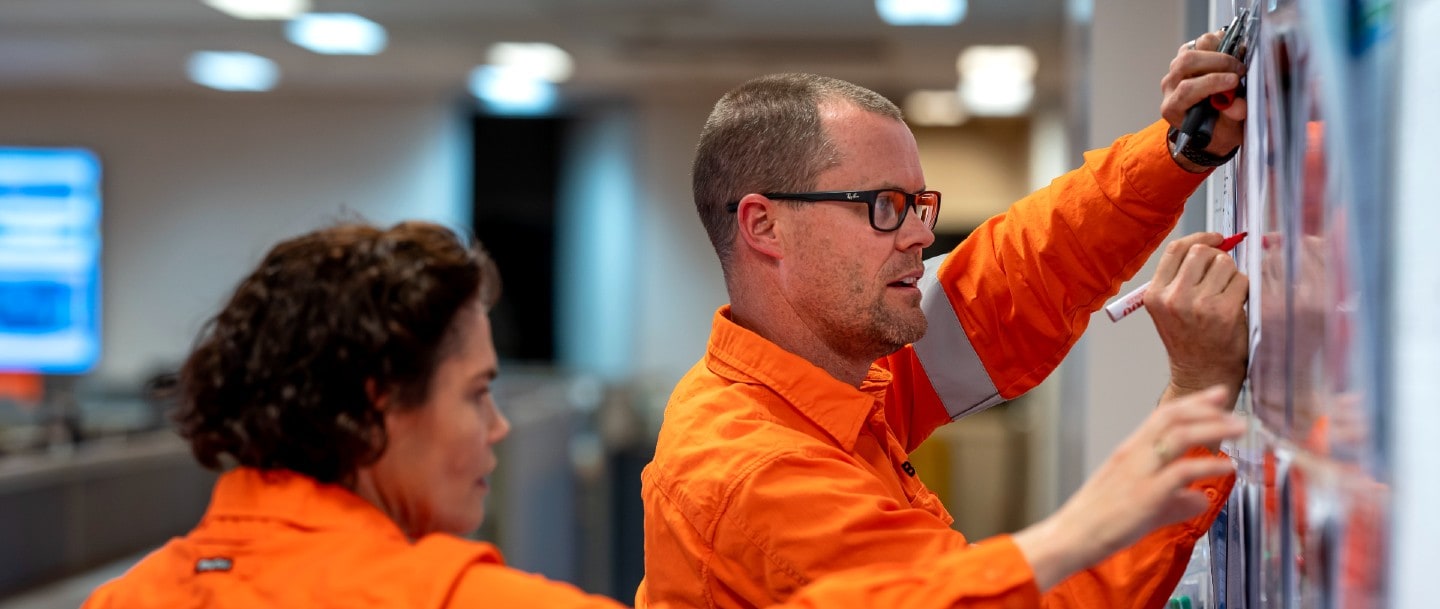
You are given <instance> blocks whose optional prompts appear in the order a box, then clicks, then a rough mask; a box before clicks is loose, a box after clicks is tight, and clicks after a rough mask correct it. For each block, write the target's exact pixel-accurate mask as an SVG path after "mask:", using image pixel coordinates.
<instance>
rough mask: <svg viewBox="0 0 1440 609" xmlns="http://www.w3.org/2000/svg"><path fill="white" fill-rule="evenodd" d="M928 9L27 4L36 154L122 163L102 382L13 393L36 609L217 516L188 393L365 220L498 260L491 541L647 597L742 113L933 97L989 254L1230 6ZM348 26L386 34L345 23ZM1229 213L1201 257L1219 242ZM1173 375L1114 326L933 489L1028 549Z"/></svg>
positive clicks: (20, 114) (16, 472)
mask: <svg viewBox="0 0 1440 609" xmlns="http://www.w3.org/2000/svg"><path fill="white" fill-rule="evenodd" d="M924 4H927V3H922V2H906V1H902V0H875V1H871V0H786V1H773V0H469V1H467V0H407V1H406V2H385V1H380V0H313V1H312V2H304V1H301V0H292V1H288V2H287V1H281V0H268V1H264V2H253V3H247V2H241V1H239V0H203V1H202V0H5V1H4V2H0V58H3V60H0V147H11V148H15V149H18V150H20V151H21V152H24V151H29V150H34V149H51V148H58V149H67V150H80V151H84V152H83V154H89V155H93V156H92V157H91V158H92V159H93V161H94V164H95V166H96V167H98V168H99V170H100V172H99V177H98V185H99V187H98V193H97V194H98V195H99V196H98V201H99V202H100V203H99V206H98V210H99V216H98V238H99V241H98V243H99V245H98V247H99V249H98V250H97V253H98V257H97V258H96V259H95V260H94V265H95V267H96V269H97V270H98V282H96V283H93V285H90V284H87V285H90V287H91V288H93V289H95V290H96V294H97V295H98V309H97V311H98V325H96V326H95V330H96V336H97V337H98V348H99V351H98V353H97V355H98V358H96V359H95V361H94V362H93V365H85V366H82V367H81V369H79V370H68V371H63V373H54V374H49V373H34V372H29V373H26V372H23V371H16V372H11V373H7V374H5V375H4V376H3V377H0V607H7V606H8V607H20V606H26V607H41V606H50V605H47V604H45V603H47V602H58V603H59V605H58V606H66V605H65V603H67V602H68V603H69V606H74V604H75V603H76V602H78V599H79V598H83V596H84V593H85V592H86V591H88V587H89V586H93V585H94V584H95V583H98V581H100V580H103V578H104V577H108V576H110V575H113V574H115V573H117V572H118V571H119V570H123V568H124V567H125V565H126V564H128V563H127V561H131V560H133V559H134V557H136V556H138V555H139V554H141V553H143V552H145V551H146V550H148V549H151V548H153V547H155V546H157V545H159V544H160V543H163V541H164V540H165V539H166V538H167V537H169V536H172V535H177V534H181V533H183V532H184V531H186V530H187V529H188V528H190V527H191V526H192V525H193V524H194V523H195V521H196V519H197V518H198V517H199V515H200V514H201V512H202V510H203V507H204V505H205V503H206V501H207V500H208V492H209V485H210V483H211V482H212V481H213V475H212V474H209V473H207V472H204V471H203V470H201V469H199V468H198V466H196V465H195V464H194V463H193V461H192V460H191V459H190V457H189V454H188V451H187V449H186V448H185V446H184V445H183V444H182V443H181V442H180V441H179V440H178V439H177V438H176V437H175V436H174V434H173V433H172V432H171V431H170V429H169V426H168V423H167V419H166V417H165V414H166V411H167V409H168V405H167V404H166V403H165V402H164V401H163V400H161V399H158V398H157V397H156V395H155V393H154V392H153V391H151V389H152V387H151V385H152V383H153V381H154V380H155V379H156V378H158V377H163V375H164V374H165V373H167V372H170V371H173V370H174V369H175V368H176V367H177V365H178V364H179V362H180V361H181V360H182V359H183V357H184V355H185V354H186V352H187V349H188V348H189V346H190V345H191V342H192V341H193V339H194V337H195V335H196V333H197V331H198V330H199V329H200V327H201V324H202V323H203V322H204V321H205V320H206V318H207V317H208V316H209V315H211V314H212V313H213V312H214V311H215V310H216V309H217V307H219V306H220V304H221V303H222V302H223V299H224V298H225V297H226V295H227V291H228V290H229V289H230V288H231V287H232V286H233V285H234V284H235V283H236V282H237V281H238V280H239V278H240V277H241V274H242V273H243V272H244V271H245V270H247V269H248V268H250V267H251V266H252V265H253V264H254V263H255V262H256V261H257V260H258V259H259V257H260V255H261V254H262V253H263V252H264V251H265V250H266V249H267V248H268V247H269V246H271V245H272V244H274V243H275V242H276V241H278V240H280V239H282V238H284V237H287V236H291V235H294V234H296V233H299V232H303V231H306V230H309V229H312V228H315V227H319V226H323V225H325V224H328V223H332V222H336V221H340V220H345V219H353V218H364V219H367V220H370V221H373V222H377V223H381V224H387V223H392V222H395V221H398V220H401V219H405V218H425V219H430V220H436V221H440V222H443V223H446V224H449V225H451V226H454V227H457V228H460V229H462V230H465V231H471V232H473V233H475V234H476V235H477V236H478V237H479V238H480V239H481V240H482V241H483V242H484V243H485V244H486V245H487V246H488V247H489V248H490V249H491V250H492V252H493V253H494V255H495V257H496V258H497V259H498V261H499V263H500V266H501V269H502V271H503V273H504V276H505V281H506V293H505V298H504V301H503V303H502V304H501V306H500V307H499V308H498V309H497V310H496V311H495V313H494V318H493V321H494V323H495V328H496V341H497V344H498V346H499V349H500V352H501V354H502V357H503V358H504V364H503V365H504V367H505V374H504V375H503V379H502V381H501V383H502V384H501V387H500V395H501V406H502V408H504V409H505V410H506V411H507V413H508V414H509V416H511V418H512V420H513V421H514V423H515V431H514V432H513V433H512V435H511V437H510V439H509V440H508V442H507V443H506V444H505V445H504V446H503V450H502V454H501V471H500V473H499V474H498V480H497V486H496V492H495V494H494V496H493V497H492V503H491V508H490V512H489V515H490V516H489V520H488V521H487V523H486V525H485V527H484V528H483V529H482V530H481V531H480V532H479V533H478V535H479V536H481V537H483V538H487V539H491V540H494V541H496V542H497V543H498V544H499V545H500V546H501V547H502V549H503V550H504V551H505V553H506V554H507V556H508V558H509V560H510V561H511V563H512V564H514V565H515V566H518V567H520V568H524V569H529V570H534V571H539V572H542V573H545V574H546V575H549V576H551V577H554V578H557V579H564V580H568V581H572V582H575V583H577V584H579V585H581V586H583V587H585V588H586V589H588V590H591V591H594V592H599V593H604V594H609V595H612V596H614V597H616V598H619V599H621V600H625V601H627V602H628V601H629V600H630V599H631V598H632V595H633V592H634V588H635V585H636V584H637V583H638V581H639V579H640V576H641V539H640V527H641V514H640V506H639V495H638V493H639V478H638V474H639V471H640V468H641V467H643V465H644V464H645V463H646V462H647V461H648V459H649V455H650V451H651V449H652V445H653V439H654V437H655V433H656V430H657V429H658V425H659V419H660V412H661V409H662V408H663V406H664V403H665V400H666V397H667V394H668V391H669V388H670V387H671V385H672V384H673V383H674V382H675V381H676V380H677V379H678V378H679V377H680V376H681V375H682V374H683V373H684V371H685V370H686V369H687V368H688V367H689V366H690V365H692V364H693V363H694V362H695V361H696V360H697V359H698V358H699V357H700V356H701V355H702V353H703V350H704V345H705V339H706V336H707V335H708V332H709V323H710V318H711V316H712V315H713V312H714V310H715V308H716V307H718V306H719V305H721V304H722V303H724V302H725V300H726V298H725V293H724V286H723V285H722V282H721V278H720V273H719V267H718V265H717V264H716V263H715V261H714V256H713V253H712V251H711V249H710V246H709V244H708V241H707V240H706V238H705V236H704V232H703V230H702V229H701V227H700V224H699V222H698V221H696V218H695V216H694V211H693V207H692V205H691V202H690V189H689V175H688V174H689V162H690V159H691V151H692V149H693V146H694V143H695V140H696V137H697V135H698V133H699V130H700V127H701V124H702V122H703V120H704V117H705V116H706V114H707V113H708V111H709V109H710V107H711V105H712V104H713V103H714V101H715V100H716V99H717V98H718V97H719V95H720V94H722V93H723V92H724V91H725V90H727V89H728V88H730V87H732V86H734V85H736V84H738V83H739V82H741V81H743V80H745V79H747V78H749V77H752V76H756V75H759V74H762V73H768V72H776V71H810V72H817V73H822V74H827V75H832V76H837V77H840V78H845V79H848V80H852V81H854V82H857V83H859V84H862V85H864V86H867V87H870V88H872V89H875V90H877V91H879V92H880V93H882V94H885V95H886V96H888V97H890V98H891V99H893V100H895V101H896V102H897V103H901V104H902V105H903V106H904V107H905V108H906V110H907V113H908V114H909V117H910V119H911V121H912V123H913V127H914V130H915V133H916V136H917V139H918V141H919V144H920V148H921V153H922V156H923V162H924V166H925V170H926V174H927V178H928V180H929V185H930V187H932V188H935V189H937V190H940V191H942V192H943V193H944V194H945V205H944V209H943V213H942V214H941V217H940V226H939V227H938V229H937V232H938V233H940V239H939V241H938V244H937V246H938V245H940V244H948V245H953V244H955V243H957V242H958V241H959V240H960V239H962V238H963V237H964V236H965V234H967V233H968V231H969V230H971V229H972V228H973V227H974V226H976V225H977V224H978V223H979V222H981V221H982V220H983V219H984V218H986V217H988V216H990V215H992V214H994V213H996V212H998V211H1000V210H1002V209H1003V208H1004V207H1005V206H1006V205H1007V204H1009V203H1010V202H1012V201H1014V200H1016V199H1018V198H1020V197H1021V196H1023V195H1024V194H1025V193H1027V192H1029V191H1030V190H1032V189H1034V188H1035V187H1037V186H1040V185H1043V184H1045V183H1046V182H1047V181H1048V180H1049V179H1050V178H1052V177H1054V176H1055V175H1058V174H1059V173H1062V172H1063V171H1065V170H1067V169H1069V168H1072V167H1074V166H1077V165H1078V164H1079V153H1080V151H1082V150H1085V149H1088V148H1093V147H1097V146H1101V145H1104V144H1107V143H1108V142H1109V141H1110V140H1112V139H1113V138H1114V137H1116V136H1118V135H1121V134H1123V133H1126V132H1130V131H1133V130H1137V129H1139V128H1141V127H1144V126H1145V125H1147V124H1148V123H1150V122H1151V121H1153V120H1156V119H1157V118H1158V105H1159V102H1160V93H1159V80H1160V77H1161V76H1162V75H1163V74H1164V72H1165V70H1166V69H1167V66H1168V64H1169V62H1170V60H1171V58H1172V57H1173V56H1174V54H1175V50H1176V48H1177V47H1178V45H1179V44H1180V43H1181V42H1183V41H1185V40H1188V39H1190V38H1192V37H1194V36H1195V35H1196V34H1198V33H1199V32H1200V31H1203V29H1204V28H1205V26H1206V24H1207V22H1208V14H1209V13H1208V2H1204V1H1195V0H1159V1H1157V0H1100V1H1098V2H1095V3H1094V4H1092V3H1091V2H1090V1H1088V0H1028V1H1025V2H1013V1H1012V2H999V1H990V0H975V1H972V2H969V3H968V4H967V3H966V2H964V1H963V0H960V1H959V2H948V3H947V2H939V3H937V5H936V6H932V7H929V8H926V7H924V6H919V5H924ZM247 5H248V7H247ZM912 5H914V6H912ZM917 6H919V8H916V7H917ZM247 10H248V11H251V12H250V13H246V11H247ZM897 11H898V12H897ZM906 11H909V12H908V13H907V12H906ZM336 14H348V15H351V16H352V17H353V18H352V17H343V16H342V17H340V18H339V19H338V20H336V21H331V22H325V21H321V20H320V19H321V18H322V17H325V16H332V17H333V16H335V15H336ZM245 17H258V18H245ZM887 19H889V21H887ZM314 32H320V33H325V32H332V33H334V32H339V33H345V32H349V33H352V34H356V35H358V38H356V39H353V40H348V41H345V40H341V41H336V40H328V41H327V40H321V41H318V42H317V41H313V40H308V39H306V38H305V36H306V35H307V33H314ZM504 43H518V44H509V45H506V44H504ZM535 43H544V44H535ZM302 44H303V45H309V46H308V47H307V46H302ZM326 45H329V46H326ZM347 45H349V46H347ZM497 45H499V46H497ZM967 52H968V54H967ZM962 58H963V59H962ZM230 60H238V61H239V62H240V63H239V64H225V63H223V62H225V61H230ZM986 62H999V63H988V64H987V63H986ZM997 65H998V66H1000V67H994V66H997ZM216 66H219V72H218V75H216V74H209V75H207V73H205V70H206V69H207V68H214V67H216ZM987 66H989V67H987ZM962 68H963V70H962ZM246 75H248V76H250V77H251V78H252V80H248V81H234V80H229V79H231V78H233V77H238V76H246ZM987 95H988V97H987ZM15 179H18V178H14V177H13V176H9V175H8V174H5V172H4V171H3V168H0V180H12V182H7V184H12V183H13V180H15ZM3 188H5V187H4V186H0V189H3ZM5 192H8V191H0V194H5ZM10 194H11V195H13V194H14V193H13V192H11V193H10ZM1195 207H1196V208H1197V209H1196V212H1197V213H1194V214H1187V217H1186V219H1185V220H1184V222H1182V226H1181V228H1180V229H1179V230H1178V232H1179V233H1186V232H1191V231H1194V230H1199V229H1201V228H1203V227H1204V213H1203V210H1201V209H1199V207H1200V205H1198V204H1197V205H1195ZM3 213H4V209H3V208H0V222H4V221H5V219H4V218H3ZM12 236H13V235H12ZM3 237H4V235H3V234H0V238H3ZM10 247H11V250H12V251H11V252H10V253H11V254H12V256H18V257H19V258H18V259H23V258H24V255H23V254H24V252H23V250H24V248H26V247H29V246H27V245H23V244H22V245H18V246H17V245H15V244H14V243H11V244H10ZM82 247H83V246H82ZM16 248H19V249H16ZM16 251H20V252H21V253H20V254H15V252H16ZM16 259H17V258H13V257H12V258H11V259H3V257H0V262H4V263H7V264H9V263H15V260H16ZM17 264H18V263H17ZM1150 272H1151V271H1150V268H1149V267H1147V268H1146V269H1145V270H1143V271H1141V274H1140V280H1141V281H1143V280H1144V279H1146V278H1148V276H1149V274H1150ZM1136 283H1138V282H1132V285H1127V286H1126V288H1125V289H1129V288H1130V287H1132V286H1133V284H1136ZM81 287H82V288H83V287H84V286H81ZM27 294H29V296H30V297H33V298H41V297H43V296H44V294H41V293H40V292H36V291H33V290H32V291H31V292H27ZM36 294H40V295H39V296H36ZM17 310H18V309H14V308H13V307H11V306H10V305H6V306H5V307H0V313H3V312H9V314H11V315H12V318H13V319H22V318H25V315H26V314H25V313H18V312H15V311H17ZM1102 317H1103V316H1102ZM1140 317H1143V315H1140ZM26 319H28V318H26ZM22 320H23V319H22ZM32 321H33V319H32ZM1163 353H1164V352H1163V349H1162V348H1161V346H1160V343H1159V341H1158V339H1156V338H1155V337H1154V334H1153V331H1152V330H1151V327H1150V325H1149V323H1148V322H1147V321H1144V320H1140V319H1137V320H1131V322H1129V323H1126V324H1118V325H1113V326H1112V325H1111V324H1109V323H1108V322H1105V323H1096V324H1095V325H1094V326H1093V329H1092V331H1091V334H1090V335H1088V336H1087V337H1086V339H1085V340H1084V341H1083V342H1082V344H1081V345H1080V346H1079V347H1078V348H1077V349H1076V351H1075V353H1074V355H1073V356H1072V358H1071V360H1070V361H1069V362H1067V363H1066V365H1065V366H1064V367H1063V368H1062V370H1061V371H1060V372H1059V373H1057V374H1056V375H1055V376H1054V378H1053V379H1052V380H1051V381H1049V382H1047V383H1046V384H1045V385H1044V386H1042V387H1041V388H1040V389H1038V390H1036V391H1034V392H1032V394H1031V395H1029V396H1026V397H1025V398H1022V399H1021V400H1018V401H1016V402H1015V403H1012V404H1011V405H1008V406H1005V407H1001V408H996V409H994V410H992V411H990V412H987V413H983V414H981V415H977V416H974V417H971V418H969V419H967V420H965V421H962V422H960V423H958V424H956V425H952V426H950V427H949V428H947V429H945V430H943V431H942V432H941V433H940V434H938V436H937V437H936V439H935V440H933V441H932V442H930V443H929V445H927V447H925V448H924V449H922V454H920V455H917V457H916V463H917V465H919V466H920V467H921V470H922V475H924V476H925V478H926V481H927V483H928V484H930V485H931V486H932V487H934V488H935V489H936V490H937V491H938V492H940V493H941V495H942V496H944V497H945V499H946V503H947V504H948V505H949V506H950V508H951V512H952V513H953V514H955V516H956V526H957V528H959V529H961V530H963V531H965V532H966V533H967V534H968V535H970V536H971V537H973V538H982V537H985V536H988V535H992V534H995V533H999V532H1003V531H1008V530H1014V529H1017V528H1019V527H1022V526H1024V525H1025V524H1027V523H1029V522H1032V521H1034V520H1036V519H1038V518H1039V517H1040V516H1041V515H1043V514H1046V513H1048V512H1049V511H1051V510H1052V509H1054V508H1055V507H1056V506H1057V505H1058V504H1059V502H1060V501H1061V499H1062V498H1063V497H1064V496H1066V495H1068V493H1069V492H1070V491H1072V490H1073V489H1074V488H1075V487H1076V486H1077V485H1078V484H1079V482H1080V481H1081V480H1083V478H1084V476H1085V474H1086V473H1088V472H1089V471H1090V470H1091V469H1092V468H1093V467H1095V466H1096V465H1097V464H1098V463H1099V461H1100V459H1101V458H1102V457H1103V456H1104V455H1106V454H1107V453H1108V452H1109V451H1110V449H1111V448H1113V447H1114V445H1115V444H1116V443H1117V442H1118V441H1119V440H1120V439H1121V438H1123V437H1124V436H1125V435H1126V434H1128V432H1129V431H1130V430H1131V429H1132V428H1133V426H1134V424H1135V423H1136V422H1138V421H1139V420H1140V419H1141V418H1142V417H1143V416H1144V415H1145V413H1146V412H1147V411H1148V410H1149V409H1150V408H1151V407H1153V405H1154V402H1155V399H1156V397H1157V396H1158V395H1159V392H1160V390H1161V388H1162V386H1163V384H1164V379H1165V374H1166V369H1165V367H1164V364H1163V359H1164V358H1163ZM17 358H18V355H17ZM67 582H68V583H67ZM56 599H60V600H58V601H57V600H56ZM66 599H68V600H66ZM7 601H8V603H9V604H7Z"/></svg>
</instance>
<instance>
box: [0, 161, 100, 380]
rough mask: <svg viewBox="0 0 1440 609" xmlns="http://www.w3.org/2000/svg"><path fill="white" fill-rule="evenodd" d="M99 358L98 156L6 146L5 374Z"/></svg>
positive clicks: (0, 194) (0, 191)
mask: <svg viewBox="0 0 1440 609" xmlns="http://www.w3.org/2000/svg"><path fill="white" fill-rule="evenodd" d="M99 360H100V160H99V159H98V158H97V157H96V156H95V154H94V153H92V152H90V151H88V150H83V149H78V148H7V147H0V371H24V372H38V373H43V374H81V373H84V372H88V371H90V370H91V369H93V368H94V367H95V365H96V363H98V362H99Z"/></svg>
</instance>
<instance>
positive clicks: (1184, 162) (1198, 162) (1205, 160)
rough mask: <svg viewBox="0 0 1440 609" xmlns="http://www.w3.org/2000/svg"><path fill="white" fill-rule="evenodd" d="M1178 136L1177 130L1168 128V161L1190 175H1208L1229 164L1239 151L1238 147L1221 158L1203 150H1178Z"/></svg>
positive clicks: (1186, 148)
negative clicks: (1213, 170)
mask: <svg viewBox="0 0 1440 609" xmlns="http://www.w3.org/2000/svg"><path fill="white" fill-rule="evenodd" d="M1179 135H1180V130H1179V129H1175V128H1174V127H1171V128H1170V132H1169V133H1168V134H1167V136H1166V138H1165V139H1166V149H1167V150H1169V151H1170V159H1171V160H1173V161H1175V164H1176V165H1179V166H1180V168H1181V169H1184V170H1185V171H1188V172H1190V173H1209V172H1210V170H1212V169H1214V168H1216V167H1219V166H1221V165H1224V164H1226V163H1229V162H1230V159H1233V158H1235V154H1236V153H1237V152H1239V151H1240V147H1239V146H1236V147H1235V148H1234V149H1232V150H1231V151H1230V153H1229V154H1226V155H1224V156H1221V155H1217V154H1212V153H1209V152H1206V151H1204V150H1194V149H1192V148H1190V147H1188V146H1187V147H1185V148H1180V147H1179V146H1178V145H1177V141H1176V140H1177V136H1179Z"/></svg>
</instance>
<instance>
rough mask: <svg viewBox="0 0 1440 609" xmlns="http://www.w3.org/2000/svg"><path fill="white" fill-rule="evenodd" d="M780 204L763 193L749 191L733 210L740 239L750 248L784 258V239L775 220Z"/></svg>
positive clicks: (777, 217) (773, 256) (770, 255)
mask: <svg viewBox="0 0 1440 609" xmlns="http://www.w3.org/2000/svg"><path fill="white" fill-rule="evenodd" d="M779 213H780V204H779V203H777V202H775V201H774V200H771V199H769V198H766V197H765V196H763V195H759V194H755V193H751V194H748V195H745V196H744V197H742V198H741V199H740V205H739V207H738V208H736V210H735V220H736V223H737V225H738V229H737V230H738V232H739V233H740V234H739V237H740V241H741V242H742V243H744V244H745V247H748V248H750V249H752V250H755V251H757V252H759V253H761V254H763V255H765V256H769V257H771V258H784V257H785V246H784V241H783V240H782V239H781V238H780V231H779V227H778V225H777V221H778V220H779V219H780V218H779Z"/></svg>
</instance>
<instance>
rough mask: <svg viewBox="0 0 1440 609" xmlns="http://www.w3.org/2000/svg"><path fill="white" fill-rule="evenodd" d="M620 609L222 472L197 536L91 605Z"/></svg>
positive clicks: (315, 498) (273, 477)
mask: <svg viewBox="0 0 1440 609" xmlns="http://www.w3.org/2000/svg"><path fill="white" fill-rule="evenodd" d="M451 606H454V607H516V608H518V607H557V608H570V607H575V608H580V607H618V606H619V605H618V604H616V603H614V602H613V601H610V600H608V599H604V598H600V597H594V596H587V595H585V594H582V593H581V592H580V591H579V590H577V589H575V588H573V587H571V586H568V585H565V584H561V583H557V582H552V581H548V580H545V579H544V578H541V577H538V576H534V575H527V574H524V573H521V572H519V571H516V570H514V569H510V568H508V567H505V566H504V561H503V560H502V558H501V556H500V552H499V551H498V550H496V549H495V547H494V546H492V545H490V544H487V543H480V542H474V541H467V540H463V539H460V538H458V537H454V536H451V535H443V534H434V535H427V536H425V537H424V538H422V539H420V540H418V541H415V542H413V543H412V542H411V541H410V540H408V539H406V538H405V535H404V534H403V533H402V532H401V531H400V529H399V527H397V526H395V524H394V522H392V521H391V520H390V519H389V518H388V517H386V516H385V514H384V513H382V512H380V510H378V509H376V508H375V507H374V506H372V505H370V504H369V503H368V502H366V501H365V500H363V499H361V498H360V497H359V496H357V495H355V494H354V493H352V492H350V491H349V490H347V489H344V488H342V487H339V486H335V485H325V484H319V483H317V482H315V481H314V480H313V479H311V478H308V477H305V476H302V475H299V474H295V473H291V472H283V471H274V472H264V473H262V472H260V471H257V470H253V469H246V468H241V469H238V470H235V471H232V472H229V473H227V474H225V475H223V476H221V478H220V480H219V482H218V483H217V484H216V486H215V493H214V496H213V498H212V499H211V503H210V508H209V510H208V511H207V512H206V514H205V517H204V519H202V520H201V522H200V525H199V526H197V527H196V528H195V530H193V531H191V532H190V534H189V535H187V536H185V537H181V538H176V539H173V540H171V541H170V542H169V543H167V544H165V546H163V547H161V548H160V549H159V550H156V551H155V552H153V553H151V554H150V555H149V556H147V557H146V558H145V559H144V560H142V561H141V562H140V563H139V564H137V565H136V566H135V567H134V568H132V569H131V570H130V571H129V572H128V573H126V574H125V575H124V576H122V577H120V578H118V579H116V580H114V581H111V582H110V583H107V584H105V585H104V586H101V587H100V588H99V589H98V590H97V591H96V592H95V594H94V595H92V596H91V598H90V599H89V600H88V601H86V603H85V605H84V607H85V609H109V608H125V609H149V608H156V609H158V608H161V607H165V608H171V609H183V608H200V607H204V608H207V609H220V608H227V607H245V608H253V607H386V608H389V607H396V608H398V607H413V608H419V609H424V608H439V607H451Z"/></svg>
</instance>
